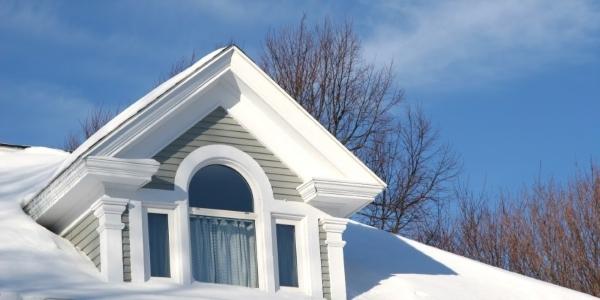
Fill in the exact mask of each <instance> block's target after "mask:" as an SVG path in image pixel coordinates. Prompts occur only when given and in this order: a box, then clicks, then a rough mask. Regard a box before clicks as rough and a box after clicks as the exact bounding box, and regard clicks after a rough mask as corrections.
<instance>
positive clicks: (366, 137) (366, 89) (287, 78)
mask: <svg viewBox="0 0 600 300" xmlns="http://www.w3.org/2000/svg"><path fill="white" fill-rule="evenodd" d="M360 45H361V43H360V40H359V39H358V37H357V35H356V33H355V32H354V30H353V29H352V24H350V23H349V22H346V23H344V24H341V25H338V26H336V25H332V24H331V22H329V21H328V20H325V21H324V22H323V23H322V24H321V25H315V26H314V27H311V28H308V27H307V25H306V19H305V18H303V19H302V20H301V21H300V24H299V25H298V26H297V27H295V28H284V29H282V30H279V31H276V32H272V33H270V34H268V35H267V38H266V41H265V51H264V54H263V56H262V59H261V65H262V68H263V69H264V70H265V71H266V72H267V73H268V74H269V75H270V76H271V77H272V78H273V79H274V80H275V81H276V82H277V83H278V84H279V85H280V86H281V87H282V88H283V89H285V90H286V91H287V92H288V93H289V94H290V96H292V98H294V99H295V100H296V101H298V103H300V104H301V105H302V106H303V107H304V108H305V109H306V110H307V111H308V112H309V113H310V114H311V115H312V116H314V117H315V118H316V119H317V120H319V121H320V122H321V124H322V125H323V126H325V128H327V129H328V130H329V132H331V133H332V134H333V135H334V136H335V137H337V138H338V140H339V141H340V142H342V144H344V145H345V146H346V147H348V148H349V149H350V150H353V151H356V150H359V149H361V148H363V147H365V145H367V144H368V143H369V142H370V140H371V139H372V138H373V137H374V136H375V135H377V134H382V133H384V132H385V131H387V130H389V127H390V120H391V119H392V117H391V115H390V111H391V110H392V109H393V108H395V107H396V106H397V105H398V103H400V101H401V100H402V95H403V94H402V91H401V90H400V89H397V88H395V86H394V76H393V73H392V67H391V64H390V65H388V66H386V67H384V68H377V67H376V66H375V65H374V64H371V63H367V62H365V61H364V60H363V59H362V55H361V52H360V51H361V49H360Z"/></svg>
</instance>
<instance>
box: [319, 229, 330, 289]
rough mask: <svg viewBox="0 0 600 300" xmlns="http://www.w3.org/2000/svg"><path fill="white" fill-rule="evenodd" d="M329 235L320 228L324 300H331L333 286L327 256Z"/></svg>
mask: <svg viewBox="0 0 600 300" xmlns="http://www.w3.org/2000/svg"><path fill="white" fill-rule="evenodd" d="M325 240H327V233H325V230H323V226H319V244H320V246H321V275H322V279H323V298H325V299H331V284H330V279H329V258H328V256H327V255H328V254H327V244H326V243H325Z"/></svg>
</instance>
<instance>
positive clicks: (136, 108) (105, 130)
mask: <svg viewBox="0 0 600 300" xmlns="http://www.w3.org/2000/svg"><path fill="white" fill-rule="evenodd" d="M225 49H226V48H219V49H217V50H215V51H213V52H211V53H209V54H207V55H205V56H204V57H202V58H200V59H199V60H198V61H196V62H195V63H194V64H193V65H191V66H190V67H188V68H187V69H185V70H183V71H182V72H180V73H179V74H177V75H175V76H173V77H171V78H170V79H169V80H167V81H165V82H163V83H162V84H160V85H159V86H157V87H156V88H154V89H153V90H152V91H150V92H149V93H148V94H146V95H145V96H143V97H142V98H140V99H138V100H137V101H135V102H134V103H133V104H132V105H130V106H128V107H127V108H126V109H125V110H123V111H122V112H121V113H119V114H118V115H117V116H115V117H114V118H112V119H111V120H110V121H109V122H108V123H106V124H105V125H104V126H102V128H100V129H99V130H98V131H96V132H95V133H94V134H93V135H92V136H90V137H89V138H88V139H86V140H85V142H83V144H81V145H80V146H79V147H77V149H75V151H73V153H72V155H70V156H69V157H68V158H67V159H65V160H64V161H63V162H62V164H61V165H60V166H58V167H57V168H55V169H54V173H53V174H51V179H50V180H48V182H50V181H51V180H52V179H54V178H55V177H57V176H58V175H59V174H60V173H61V172H62V171H64V170H65V169H66V168H68V167H69V166H70V165H71V164H73V162H75V161H76V160H77V159H78V158H79V157H81V156H82V155H83V154H84V153H85V152H87V151H88V150H89V149H91V148H92V147H93V146H94V145H95V144H96V143H98V142H99V141H100V140H102V139H103V138H105V137H106V136H107V135H108V134H110V133H111V132H113V131H114V130H115V129H117V128H118V127H119V126H121V124H123V123H125V122H127V121H128V120H129V119H130V118H132V117H133V116H135V115H136V114H137V113H138V112H140V111H142V110H143V109H144V108H146V107H147V106H148V105H150V104H151V103H152V102H154V101H155V100H156V99H158V98H159V97H160V96H161V95H163V94H164V93H166V92H167V91H169V90H170V89H171V88H172V87H173V86H175V85H177V84H178V83H179V82H181V81H183V80H185V79H186V78H187V77H188V76H189V75H191V74H192V73H194V72H195V71H196V70H198V69H199V68H201V67H202V66H204V65H205V64H206V63H207V62H208V61H210V60H211V59H212V58H214V57H215V56H217V54H220V53H221V52H223V51H224V50H225ZM33 196H35V194H34V195H29V197H28V198H25V199H23V201H24V202H27V201H29V200H31V198H32V197H33Z"/></svg>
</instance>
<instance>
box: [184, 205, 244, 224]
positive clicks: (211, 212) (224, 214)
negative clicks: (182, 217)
mask: <svg viewBox="0 0 600 300" xmlns="http://www.w3.org/2000/svg"><path fill="white" fill-rule="evenodd" d="M189 213H190V215H197V216H206V217H213V218H226V219H242V220H253V221H256V213H252V212H241V211H231V210H222V209H210V208H198V207H190V209H189Z"/></svg>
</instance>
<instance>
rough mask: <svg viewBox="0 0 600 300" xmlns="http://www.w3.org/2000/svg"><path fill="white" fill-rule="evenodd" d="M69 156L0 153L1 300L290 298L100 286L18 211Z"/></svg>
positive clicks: (80, 259) (87, 267)
mask: <svg viewBox="0 0 600 300" xmlns="http://www.w3.org/2000/svg"><path fill="white" fill-rule="evenodd" d="M71 156H72V155H71V154H68V153H66V152H63V151H60V150H55V149H48V148H36V147H33V148H27V149H25V150H19V151H15V152H1V153H0V300H6V299H11V300H12V299H32V300H33V299H40V300H41V299H48V298H52V299H56V298H59V299H286V298H290V297H289V296H287V295H279V296H277V297H275V296H270V295H267V294H266V293H264V292H262V291H258V290H251V289H247V288H241V287H234V286H231V287H228V288H227V289H223V288H222V286H220V285H214V284H201V283H197V284H194V285H191V286H180V285H175V284H168V283H164V284H156V283H155V284H153V285H149V284H135V283H122V284H107V283H104V282H102V280H101V279H100V273H99V272H98V270H97V269H96V267H95V266H94V265H93V264H92V262H91V261H90V260H89V259H88V258H87V257H85V256H84V255H82V254H80V253H79V252H78V251H77V250H76V249H75V248H74V247H73V246H72V245H71V244H70V243H69V242H68V241H66V240H64V239H62V238H60V237H58V236H56V235H55V234H53V233H52V232H50V231H48V230H46V229H45V228H44V227H42V226H40V225H38V224H37V223H36V222H35V221H33V220H32V219H31V218H30V217H29V216H27V215H26V214H25V213H24V212H23V210H22V209H21V206H20V203H22V202H23V200H24V199H28V198H30V197H31V196H32V195H34V194H36V193H37V191H38V190H39V189H41V188H43V187H44V186H45V185H46V184H47V183H48V181H49V180H50V179H51V178H52V176H53V174H55V173H56V172H57V170H58V169H59V168H60V166H61V164H63V163H64V162H65V161H67V160H69V158H70V157H71ZM294 298H297V297H294Z"/></svg>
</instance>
